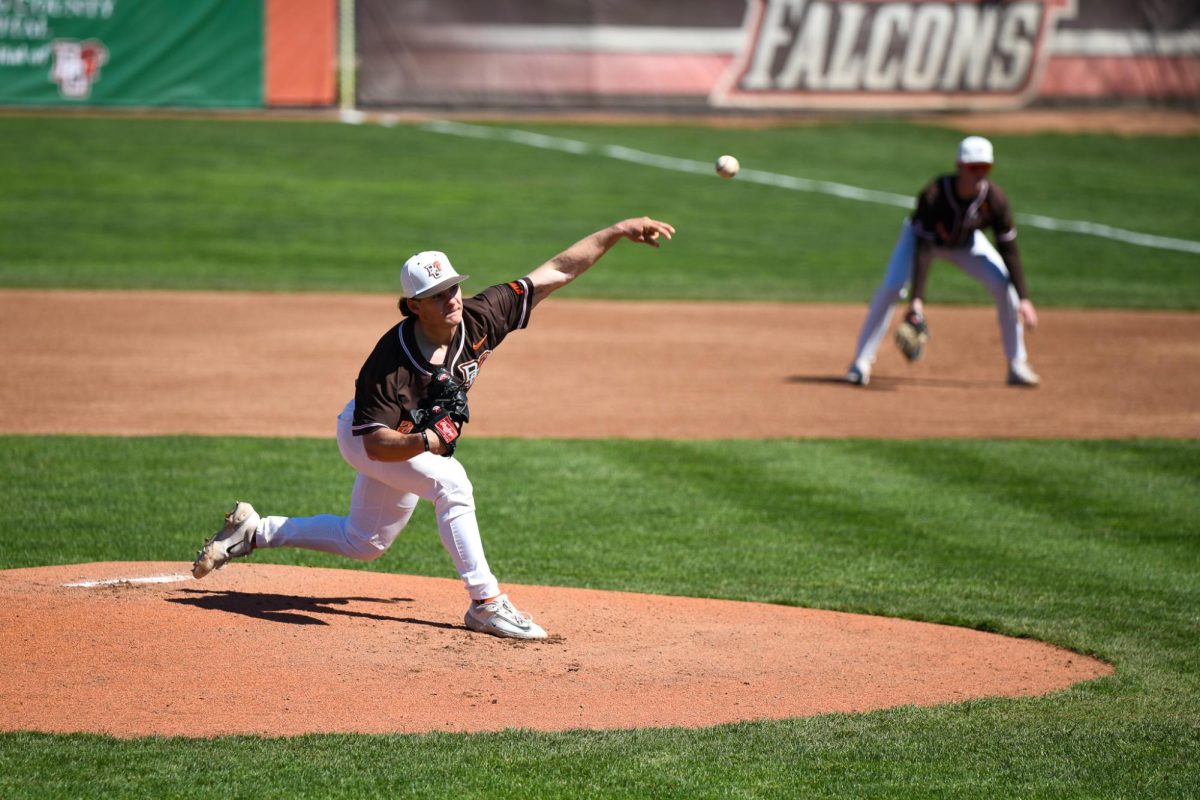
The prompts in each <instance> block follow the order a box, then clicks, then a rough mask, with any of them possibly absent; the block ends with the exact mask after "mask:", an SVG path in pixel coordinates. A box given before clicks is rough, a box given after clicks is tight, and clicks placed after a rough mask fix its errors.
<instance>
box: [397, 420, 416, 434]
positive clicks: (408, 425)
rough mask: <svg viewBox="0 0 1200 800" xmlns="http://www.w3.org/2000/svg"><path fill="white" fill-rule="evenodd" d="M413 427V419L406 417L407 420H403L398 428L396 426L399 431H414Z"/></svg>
mask: <svg viewBox="0 0 1200 800" xmlns="http://www.w3.org/2000/svg"><path fill="white" fill-rule="evenodd" d="M412 429H413V424H412V420H411V419H406V420H401V422H400V425H399V426H397V428H396V431H397V432H399V433H412Z"/></svg>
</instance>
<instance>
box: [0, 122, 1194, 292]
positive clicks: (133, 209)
mask: <svg viewBox="0 0 1200 800" xmlns="http://www.w3.org/2000/svg"><path fill="white" fill-rule="evenodd" d="M520 127H521V128H522V129H525V130H534V131H538V132H542V133H547V134H551V135H554V136H558V137H563V138H568V139H573V140H578V141H586V142H589V143H592V144H620V145H623V146H626V147H632V148H635V149H640V150H643V151H648V152H652V153H659V154H663V155H673V156H677V157H681V158H688V159H693V160H697V161H705V162H708V161H711V160H713V159H715V157H716V155H718V154H720V153H723V152H732V153H736V154H738V155H739V157H740V158H741V160H742V164H743V167H744V168H746V169H758V170H765V171H770V172H776V173H780V174H784V175H791V176H796V177H805V178H810V179H814V180H826V181H835V182H840V183H845V184H850V185H854V186H859V187H862V188H868V189H876V190H882V191H887V192H892V193H896V194H901V195H905V196H914V197H915V195H916V193H917V192H918V190H919V189H920V188H921V186H922V185H923V184H924V182H925V181H926V180H927V179H928V178H930V177H932V176H933V175H935V174H938V173H939V172H943V171H948V170H950V169H951V168H952V162H953V158H954V154H955V152H956V143H957V141H958V140H959V139H960V138H961V134H959V133H956V132H954V131H950V130H943V129H939V128H928V127H919V126H913V125H904V124H899V123H881V122H876V123H866V122H862V123H855V124H842V125H830V126H820V127H784V128H772V129H767V130H761V131H747V130H715V129H708V128H689V127H682V126H671V127H663V126H658V127H629V126H614V127H609V126H602V127H579V126H547V125H521V126H520ZM994 138H995V140H996V147H997V162H998V163H997V167H996V170H995V179H996V180H997V182H998V183H1000V184H1001V185H1002V186H1004V187H1005V188H1006V189H1008V191H1009V194H1010V196H1011V197H1012V198H1013V203H1014V207H1015V209H1016V211H1017V212H1019V213H1029V214H1035V213H1036V214H1042V215H1045V216H1051V217H1056V218H1060V219H1082V220H1088V221H1091V222H1096V223H1103V224H1107V225H1113V226H1117V227H1122V228H1127V229H1131V230H1134V231H1138V232H1142V233H1149V234H1156V235H1160V236H1170V237H1175V238H1182V239H1187V240H1192V241H1200V216H1197V214H1196V213H1195V209H1196V208H1200V183H1198V182H1197V181H1196V180H1195V179H1194V176H1195V175H1196V174H1200V147H1197V146H1196V139H1195V138H1142V139H1137V138H1127V137H1117V136H1094V135H1093V136H1082V135H1080V136H1063V135H1044V136H1030V137H1021V136H1009V137H1004V136H996V137H994ZM0 180H2V181H3V185H4V186H5V188H6V191H5V192H4V193H3V196H0V241H3V245H2V248H3V249H2V251H0V255H2V256H3V257H2V258H0V285H5V286H72V287H85V286H86V287H96V288H131V287H134V288H143V287H161V288H178V289H200V288H227V289H235V288H244V289H279V290H335V291H367V292H376V291H379V292H392V291H394V290H395V284H396V283H397V281H398V278H397V272H398V269H399V265H400V263H402V261H403V259H404V258H406V257H407V256H408V255H410V254H411V253H413V252H415V251H417V250H426V249H438V250H444V251H446V252H447V253H448V254H449V255H450V258H451V260H452V261H453V262H454V263H455V264H456V265H457V266H459V268H460V271H462V272H464V273H468V274H471V275H472V276H473V280H472V282H471V283H469V284H468V290H471V289H476V290H477V289H481V288H483V287H484V286H486V285H488V284H490V283H496V282H499V281H502V280H510V279H512V278H514V277H517V276H519V275H523V274H524V273H525V272H527V271H528V270H529V269H531V268H532V267H534V266H537V265H538V264H540V263H541V262H543V261H544V260H546V259H547V258H549V257H551V256H553V255H554V254H556V253H557V252H559V250H561V249H563V248H565V247H566V246H567V245H569V244H571V243H572V242H573V241H575V240H576V239H578V238H580V237H582V236H584V235H585V234H587V233H590V232H591V231H592V230H595V229H596V228H599V227H601V226H603V225H606V224H608V223H609V222H613V221H616V220H617V219H620V218H622V217H625V216H633V215H637V214H649V215H651V216H656V217H659V218H661V219H666V220H668V221H670V222H672V223H673V224H675V225H676V227H677V228H678V229H679V235H678V237H677V238H676V239H675V241H673V242H671V243H670V245H669V246H668V247H666V248H664V249H663V251H662V252H661V253H651V252H649V251H644V252H634V251H637V250H638V249H637V248H631V252H628V253H626V254H624V255H623V256H622V257H621V258H620V259H614V260H612V262H611V263H606V264H604V265H603V267H602V268H600V269H598V270H596V271H595V272H594V273H593V274H591V275H589V276H588V279H587V280H586V281H580V282H579V283H577V284H575V285H574V286H572V287H571V288H570V289H569V290H567V291H568V292H569V293H570V296H576V297H585V296H587V297H612V298H626V297H630V298H654V299H662V298H691V299H724V298H734V299H746V300H769V299H782V300H808V301H843V302H855V303H857V302H864V303H865V302H866V300H867V298H869V296H870V294H871V292H872V291H873V290H874V288H875V286H876V285H877V284H878V282H879V280H880V278H881V276H882V274H883V266H884V264H885V263H886V261H887V257H888V255H889V253H890V251H891V247H892V244H893V242H894V241H895V238H896V234H897V231H898V229H899V224H900V221H901V220H902V219H903V217H904V216H905V214H906V211H905V210H904V209H902V208H894V207H888V206H883V205H875V204H870V203H863V202H858V201H851V200H844V199H839V198H834V197H828V196H824V195H819V194H806V193H801V192H795V191H789V190H785V189H780V188H772V187H767V186H761V185H756V184H753V183H748V182H745V181H739V180H737V179H734V180H732V181H724V180H721V179H720V178H717V177H716V176H715V175H713V174H707V175H689V174H684V173H679V172H671V171H666V170H661V169H655V168H651V167H644V166H638V165H636V164H630V163H627V162H622V161H615V160H612V159H608V158H603V157H600V156H595V155H589V156H579V155H571V154H567V153H561V152H556V151H552V150H538V149H535V148H531V147H527V146H522V145H517V144H510V143H503V142H486V141H478V140H474V139H464V138H459V137H454V136H446V135H441V134H437V133H432V132H429V131H427V130H424V129H422V128H418V127H409V126H398V127H393V128H383V127H379V126H348V125H334V124H323V123H299V122H293V123H271V122H253V121H246V122H220V121H209V120H203V119H199V120H168V119H163V120H153V119H152V120H123V119H112V118H98V119H87V118H78V119H77V118H69V117H67V118H63V117H32V118H31V117H8V118H6V117H0ZM1019 241H1020V244H1021V247H1022V255H1023V260H1024V262H1025V264H1026V273H1027V276H1028V283H1029V287H1030V292H1031V294H1032V296H1033V298H1034V300H1035V302H1038V303H1039V304H1044V305H1060V306H1085V307H1086V306H1092V307H1097V306H1105V307H1138V308H1183V309H1195V308H1200V279H1197V274H1198V270H1200V256H1198V255H1196V254H1188V253H1179V252H1171V251H1166V250H1150V249H1147V248H1143V247H1135V246H1133V245H1127V244H1120V243H1117V242H1111V241H1106V240H1103V239H1098V238H1095V237H1090V236H1083V235H1080V234H1073V233H1055V232H1049V231H1043V230H1039V229H1037V228H1033V227H1030V226H1021V228H1020V239H1019ZM733 275H736V280H731V276H733ZM564 296H567V295H566V294H564ZM930 302H946V303H951V302H952V303H963V302H970V303H986V302H990V298H989V297H988V296H987V294H986V292H985V291H984V290H983V289H982V288H981V287H980V286H978V285H977V284H975V283H974V282H973V281H971V280H969V279H967V278H964V277H962V276H961V275H960V274H959V273H958V271H957V270H955V269H954V268H952V267H948V266H945V265H942V266H939V267H936V268H935V275H934V276H933V277H932V278H931V279H930Z"/></svg>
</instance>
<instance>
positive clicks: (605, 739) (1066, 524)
mask: <svg viewBox="0 0 1200 800" xmlns="http://www.w3.org/2000/svg"><path fill="white" fill-rule="evenodd" d="M463 458H464V459H465V460H466V461H467V463H468V465H469V468H470V471H471V475H472V478H473V480H474V482H475V485H476V487H477V494H478V501H479V508H480V517H481V522H482V525H483V528H484V535H485V539H486V542H487V545H488V553H489V557H490V559H491V560H492V561H493V564H494V566H495V568H496V569H497V570H498V571H499V573H500V575H501V577H502V579H503V580H505V581H509V582H514V583H520V582H537V583H548V584H557V585H574V586H589V587H595V588H602V589H622V590H635V591H648V592H659V593H668V594H685V595H692V596H712V597H727V598H735V599H743V600H757V601H765V602H774V603H786V604H793V605H801V606H813V607H822V608H832V609H841V610H847V611H857V612H866V613H878V614H887V615H895V616H901V617H907V618H913V619H925V620H932V621H938V622H949V623H953V624H958V625H965V626H969V627H974V628H979V629H984V630H993V631H998V632H1001V633H1005V634H1009V635H1018V636H1032V637H1036V638H1039V639H1043V640H1047V641H1051V642H1054V643H1056V644H1060V645H1065V646H1068V647H1072V648H1075V649H1078V650H1080V651H1083V652H1087V653H1091V654H1095V655H1098V656H1100V657H1102V658H1105V659H1108V660H1110V661H1111V662H1113V663H1114V664H1115V666H1116V670H1117V671H1116V674H1115V675H1114V676H1113V677H1111V678H1108V679H1105V680H1101V681H1097V682H1093V683H1088V684H1083V685H1080V686H1076V687H1074V688H1072V689H1070V690H1067V691H1065V692H1061V693H1057V694H1055V695H1052V696H1049V697H1044V698H1034V699H1027V700H984V701H975V702H971V703H966V704H962V705H955V706H945V707H940V708H930V709H914V708H902V709H894V710H890V711H884V712H878V713H873V714H867V715H856V716H842V715H833V716H825V717H818V718H814V719H806V720H794V721H788V722H773V723H753V724H742V725H732V726H723V727H720V728H714V729H709V730H701V731H685V730H666V731H626V732H605V733H589V732H574V733H564V734H534V733H530V732H522V731H510V732H504V733H498V734H488V735H484V736H455V735H431V736H376V737H346V736H309V737H303V738H300V739H289V740H271V739H218V740H212V741H188V740H162V739H146V740H136V741H132V742H127V741H115V740H110V739H106V738H103V737H94V736H43V735H33V734H6V735H3V736H0V795H3V796H5V797H75V796H101V795H104V796H124V797H133V796H146V795H174V794H179V795H187V796H197V797H218V796H229V795H230V794H243V793H244V794H253V795H255V796H265V797H282V796H289V797H292V796H294V797H360V796H373V795H379V794H389V795H396V796H403V797H434V796H445V795H447V794H450V793H453V794H455V795H456V796H460V797H484V796H493V795H494V793H495V791H496V787H497V786H503V787H504V789H505V791H506V792H511V793H517V794H520V795H521V796H527V797H556V796H564V795H579V794H586V795H589V796H598V797H635V796H636V797H710V796H726V797H728V796H734V797H736V796H765V797H793V796H796V795H797V794H802V795H804V796H814V797H840V796H846V795H847V794H855V795H861V794H865V795H869V796H874V797H897V798H900V797H913V796H988V797H1031V796H1034V797H1188V796H1190V795H1193V794H1194V790H1195V788H1196V785H1197V783H1196V778H1197V772H1196V767H1195V765H1194V755H1195V752H1196V748H1197V745H1200V733H1198V729H1197V726H1196V720H1197V719H1200V677H1198V674H1197V670H1196V669H1195V642H1196V641H1197V634H1198V633H1200V617H1198V616H1197V612H1196V610H1195V609H1197V608H1200V569H1198V567H1200V541H1198V536H1197V534H1198V533H1200V531H1198V527H1197V526H1198V523H1197V521H1196V520H1197V519H1200V515H1198V514H1197V510H1198V509H1197V501H1196V499H1195V498H1196V497H1197V496H1200V495H1198V493H1197V491H1196V489H1197V483H1198V476H1200V446H1198V445H1197V443H1195V442H1188V441H1120V442H1105V441H1088V442H1015V441H980V442H966V441H958V440H955V441H927V442H873V441H862V440H856V441H852V442H840V441H823V440H816V441H772V442H741V441H737V442H704V443H693V442H676V441H667V442H614V441H515V440H481V441H475V442H469V443H467V444H466V445H464V452H463ZM864 476H865V477H864ZM0 477H2V478H3V480H2V481H0V497H2V498H3V503H2V505H3V508H4V509H5V512H6V513H5V517H4V523H3V529H2V530H3V533H2V535H0V566H3V567H6V568H11V567H19V566H32V565H40V564H52V563H75V562H87V561H103V560H114V559H115V560H162V559H165V560H179V561H186V560H187V559H189V558H190V557H191V555H192V553H193V552H194V550H195V548H196V546H197V545H198V544H199V543H200V541H201V540H202V539H203V538H204V536H206V535H207V534H208V533H210V532H211V530H212V529H214V528H215V524H216V521H217V520H218V518H219V515H220V513H221V512H223V511H224V504H225V502H226V501H227V500H228V499H232V498H233V497H235V496H236V497H246V498H249V499H252V500H253V501H254V502H255V503H256V504H257V505H258V506H259V507H260V509H262V510H264V511H268V512H286V513H295V514H310V513H317V512H338V511H344V509H345V507H346V503H347V493H348V490H349V485H350V481H351V473H350V471H349V469H348V468H346V467H345V466H344V465H343V464H342V463H341V461H340V458H339V457H338V455H337V453H336V451H335V450H334V448H333V445H332V443H328V442H321V441H289V440H272V439H221V438H186V437H180V438H139V439H120V438H102V437H97V438H88V437H54V438H43V437H7V438H4V439H0ZM735 478H736V479H735ZM254 558H255V559H256V560H258V561H261V562H270V563H290V564H312V565H320V566H336V567H344V568H354V567H358V568H364V569H372V570H387V571H395V572H401V573H414V574H422V575H434V576H447V577H449V576H452V571H451V570H450V567H449V559H448V557H447V556H446V554H445V553H444V552H443V551H442V549H441V545H440V543H439V541H438V539H437V536H436V533H435V531H434V527H433V520H432V517H431V515H430V513H429V511H428V509H427V508H423V509H422V510H421V512H420V513H419V514H418V515H417V517H416V518H415V519H414V521H413V522H412V524H411V527H410V529H409V530H407V531H406V532H405V534H404V535H403V536H402V537H401V539H400V540H399V541H398V542H397V544H396V545H395V546H394V547H393V548H392V550H391V551H390V552H389V553H388V554H387V555H386V556H385V557H384V558H383V559H381V560H380V561H377V562H373V563H371V564H369V565H362V564H356V563H355V562H352V561H348V560H344V559H337V558H335V557H332V556H326V555H323V554H319V553H307V552H304V551H286V550H279V551H260V552H259V553H257V554H256V555H255V556H254ZM397 658H403V654H397ZM199 677H200V676H198V679H199ZM371 690H372V691H377V692H379V694H380V699H381V702H386V696H387V689H386V687H373V688H372V689H371ZM535 701H536V698H531V702H535ZM214 713H219V710H215V711H214ZM214 763H216V764H218V765H219V766H218V767H217V768H215V769H213V768H211V765H212V764H214ZM465 765H469V767H470V768H469V769H467V768H466V766H465ZM34 775H41V776H44V777H39V778H34V777H32V776H34Z"/></svg>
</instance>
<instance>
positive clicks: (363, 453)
mask: <svg viewBox="0 0 1200 800" xmlns="http://www.w3.org/2000/svg"><path fill="white" fill-rule="evenodd" d="M674 233H675V229H674V228H673V227H672V226H671V225H669V224H667V223H665V222H659V221H657V220H653V219H650V218H649V217H640V218H635V219H627V220H624V221H622V222H618V223H616V224H614V225H610V226H609V227H607V228H604V229H602V230H599V231H596V232H595V233H593V234H591V235H589V236H587V237H585V238H583V239H581V240H579V241H578V242H576V243H575V244H573V245H571V246H570V247H568V248H567V249H566V250H564V251H563V252H561V253H559V254H558V255H557V256H555V257H554V258H552V259H550V260H549V261H547V262H546V263H544V264H542V265H541V266H539V267H538V268H536V269H535V270H533V271H532V272H530V273H529V274H528V275H526V276H525V277H523V278H520V279H518V280H514V281H511V282H509V283H502V284H498V285H496V286H491V287H489V288H487V289H484V290H483V291H482V292H480V293H479V294H477V295H475V296H474V297H470V298H467V299H464V298H463V294H462V289H461V286H460V284H461V283H462V282H463V281H465V280H466V279H467V278H468V277H469V276H467V275H460V274H459V273H458V272H457V271H456V270H455V269H454V267H453V266H452V265H451V263H450V259H449V258H448V257H447V256H446V254H445V253H443V252H440V251H432V250H431V251H425V252H421V253H417V254H416V255H414V256H412V257H411V258H409V259H408V260H407V261H405V263H404V266H403V268H402V269H401V270H400V286H401V291H402V297H401V299H400V311H401V313H402V315H403V319H402V320H401V321H400V322H399V323H398V324H396V325H395V326H393V327H392V328H391V329H389V330H388V331H387V332H386V333H385V334H384V335H383V337H382V338H381V339H380V340H379V342H378V344H376V345H375V348H374V349H373V350H372V351H371V353H370V355H368V356H367V359H366V361H365V362H364V363H363V365H362V369H361V370H360V371H359V374H358V379H357V380H356V381H355V387H354V398H353V399H352V400H351V401H350V402H349V403H347V404H346V407H345V409H344V410H343V411H342V413H341V415H339V416H338V422H337V442H338V448H339V449H340V451H341V454H342V458H344V459H345V461H346V462H347V463H348V464H349V465H350V466H351V467H353V468H354V470H355V471H356V473H357V476H356V478H355V482H354V489H353V492H352V494H351V497H350V513H349V515H348V516H345V517H342V516H336V515H332V514H326V515H321V516H316V517H283V516H260V515H259V514H258V513H257V512H256V511H255V509H254V508H253V507H252V506H251V505H250V504H249V503H247V502H243V501H239V502H237V503H236V504H235V505H234V507H233V509H232V510H231V511H230V512H229V514H227V515H226V517H225V525H224V527H223V528H222V529H221V530H220V531H218V532H217V533H216V534H215V535H214V536H213V537H212V538H210V539H209V540H208V541H207V542H205V544H204V547H203V548H202V549H201V550H200V552H199V554H198V555H197V556H196V561H195V564H194V565H193V567H192V574H193V575H194V576H195V577H196V578H203V577H204V576H205V575H207V574H208V573H210V572H212V571H213V570H215V569H220V568H221V567H223V566H224V565H225V564H226V563H228V562H229V561H230V560H231V559H234V558H240V557H243V556H247V555H250V553H251V552H253V551H254V550H255V549H256V548H259V547H302V548H307V549H310V550H321V551H324V552H327V553H337V554H338V555H343V556H347V557H349V558H354V559H358V560H362V561H370V560H373V559H376V558H379V557H380V556H381V555H383V554H384V553H385V552H386V551H387V549H388V547H390V546H391V544H392V542H394V541H395V540H396V537H397V536H399V535H400V532H401V531H402V530H404V526H405V525H406V524H407V523H408V521H409V518H410V517H411V516H412V513H413V510H414V509H415V508H416V505H417V503H418V501H420V500H427V501H429V502H430V503H432V504H433V505H434V508H435V510H436V516H437V526H438V533H439V535H440V536H441V540H442V545H443V546H444V547H445V549H446V551H447V552H448V553H449V554H450V558H451V559H452V560H453V562H454V567H455V569H456V570H457V571H458V574H459V575H460V576H461V577H462V580H463V583H464V584H465V586H466V589H467V594H468V595H469V596H470V604H469V606H468V608H467V612H466V615H465V617H464V622H465V624H466V626H467V627H468V628H469V629H471V630H473V631H479V632H483V633H489V634H492V635H494V636H504V637H511V638H517V639H541V638H545V636H546V631H545V630H544V629H543V628H542V627H541V626H540V625H538V624H537V623H535V622H534V621H533V618H532V617H531V616H530V615H529V614H526V613H523V612H521V611H519V610H518V609H517V608H516V606H515V605H513V603H512V601H511V600H509V598H508V596H507V595H506V594H504V593H503V592H502V591H501V590H500V585H499V583H498V582H497V580H496V577H495V576H494V575H493V574H492V571H491V569H490V568H489V567H488V562H487V558H485V557H484V552H483V543H482V540H481V538H480V532H479V525H478V523H477V521H476V518H475V499H474V494H473V490H472V487H471V481H470V480H469V479H468V478H467V473H466V470H465V469H464V468H463V465H462V464H461V463H460V462H459V460H458V459H457V458H456V457H455V456H454V453H455V448H456V446H457V444H458V441H459V439H460V438H461V437H462V435H463V432H464V428H465V426H466V424H467V423H468V421H469V420H470V409H469V408H468V405H467V395H468V393H469V392H470V390H471V387H472V386H474V384H475V381H476V380H478V378H479V373H480V370H481V369H482V368H483V365H484V363H485V362H486V361H487V359H488V358H489V357H490V356H491V355H492V353H493V351H495V349H496V348H497V347H499V346H500V344H501V343H502V342H503V341H504V339H505V337H507V336H508V334H509V333H511V332H513V331H516V330H520V329H522V328H524V327H526V326H527V325H528V324H529V320H530V315H531V313H532V312H533V309H534V308H535V307H536V306H537V304H538V303H540V302H541V301H542V300H545V299H546V298H547V297H548V296H549V295H550V294H551V293H552V292H554V291H556V290H558V289H560V288H562V287H563V286H566V285H567V284H568V283H570V282H571V281H573V280H574V279H575V278H577V277H579V276H580V275H582V274H583V273H584V272H585V271H587V270H588V268H590V267H591V266H592V265H593V264H595V263H596V262H597V261H598V260H599V259H600V258H601V257H602V256H603V255H604V254H605V253H607V252H608V251H609V250H610V249H611V248H612V247H613V246H614V245H616V244H617V242H619V241H621V240H622V239H629V240H630V241H633V242H638V243H641V244H647V245H650V246H652V247H658V246H659V239H660V238H666V239H670V238H671V236H672V235H673V234H674Z"/></svg>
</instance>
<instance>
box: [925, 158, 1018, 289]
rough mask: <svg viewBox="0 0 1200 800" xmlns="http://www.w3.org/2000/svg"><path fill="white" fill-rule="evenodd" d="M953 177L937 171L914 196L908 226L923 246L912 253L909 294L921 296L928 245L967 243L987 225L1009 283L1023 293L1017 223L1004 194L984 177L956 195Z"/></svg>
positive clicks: (959, 245) (929, 254) (957, 245)
mask: <svg viewBox="0 0 1200 800" xmlns="http://www.w3.org/2000/svg"><path fill="white" fill-rule="evenodd" d="M955 181H956V178H955V176H954V175H940V176H938V177H937V178H934V179H933V180H932V181H930V182H929V183H928V184H927V185H926V186H925V188H924V189H922V190H921V194H920V195H918V196H917V209H916V211H914V212H913V215H912V228H913V233H915V234H916V236H917V238H918V239H920V240H921V242H923V243H924V244H925V246H918V247H917V248H916V252H915V253H914V264H913V296H914V297H923V296H924V292H925V276H926V275H927V274H928V271H929V261H930V260H931V258H932V254H931V252H930V249H929V245H935V246H937V247H947V248H955V247H970V246H971V243H972V242H973V241H974V238H975V232H976V231H982V230H984V229H986V228H991V229H992V234H993V236H994V237H995V240H996V249H997V250H998V251H999V253H1000V256H1001V257H1002V258H1003V259H1004V264H1005V266H1006V267H1007V268H1008V273H1009V277H1010V279H1011V280H1012V283H1013V286H1015V287H1016V290H1017V294H1018V295H1019V296H1020V297H1025V296H1026V295H1025V275H1024V272H1023V271H1022V269H1021V259H1020V254H1019V253H1018V251H1017V241H1016V240H1017V226H1016V225H1015V224H1014V223H1013V214H1012V209H1011V208H1010V207H1009V204H1008V196H1007V195H1006V194H1005V193H1004V191H1003V190H1002V189H1001V188H1000V187H999V186H997V185H996V184H994V183H992V182H991V181H987V180H985V181H983V185H982V186H981V188H980V189H979V193H978V194H976V195H975V196H974V197H966V198H963V197H959V196H958V193H957V192H956V191H955V188H954V185H955Z"/></svg>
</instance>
